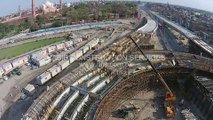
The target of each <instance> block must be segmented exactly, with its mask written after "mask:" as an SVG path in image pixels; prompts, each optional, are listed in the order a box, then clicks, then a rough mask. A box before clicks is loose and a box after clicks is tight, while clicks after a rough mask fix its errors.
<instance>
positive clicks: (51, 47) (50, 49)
mask: <svg viewBox="0 0 213 120" xmlns="http://www.w3.org/2000/svg"><path fill="white" fill-rule="evenodd" d="M55 51H56V46H54V45H53V46H49V47H47V52H48V53H52V52H55Z"/></svg>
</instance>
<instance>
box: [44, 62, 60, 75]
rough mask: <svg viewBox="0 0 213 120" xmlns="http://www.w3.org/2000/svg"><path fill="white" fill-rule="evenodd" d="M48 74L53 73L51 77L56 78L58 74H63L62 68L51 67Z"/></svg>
mask: <svg viewBox="0 0 213 120" xmlns="http://www.w3.org/2000/svg"><path fill="white" fill-rule="evenodd" d="M47 71H48V72H50V73H51V76H52V77H54V76H56V75H57V74H58V73H60V72H61V67H60V66H57V65H54V66H53V67H51V68H50V69H48V70H47Z"/></svg>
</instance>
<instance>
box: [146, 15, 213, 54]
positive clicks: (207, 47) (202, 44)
mask: <svg viewBox="0 0 213 120" xmlns="http://www.w3.org/2000/svg"><path fill="white" fill-rule="evenodd" d="M150 13H151V14H152V15H154V16H155V17H157V18H158V19H159V20H161V21H163V22H165V23H166V24H167V25H169V26H171V27H172V28H174V29H176V30H177V31H179V32H181V33H182V34H183V35H184V36H186V37H187V38H188V39H190V40H192V41H193V42H194V43H195V44H197V45H198V46H200V47H201V48H202V49H203V50H205V51H206V52H208V53H209V54H211V55H213V48H212V47H211V46H210V45H208V44H207V43H205V42H204V41H203V40H201V39H200V38H199V37H198V36H196V35H195V34H194V33H193V32H191V31H189V30H188V29H186V28H184V27H182V26H180V25H178V24H176V23H174V22H172V21H169V20H167V19H166V18H163V17H161V16H160V15H159V14H158V13H156V12H153V11H150Z"/></svg>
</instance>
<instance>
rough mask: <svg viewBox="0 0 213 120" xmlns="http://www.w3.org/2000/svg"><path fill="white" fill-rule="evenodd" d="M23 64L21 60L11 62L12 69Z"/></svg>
mask: <svg viewBox="0 0 213 120" xmlns="http://www.w3.org/2000/svg"><path fill="white" fill-rule="evenodd" d="M23 64H24V61H23V59H21V58H17V59H15V60H13V61H12V65H13V68H16V67H19V66H21V65H23Z"/></svg>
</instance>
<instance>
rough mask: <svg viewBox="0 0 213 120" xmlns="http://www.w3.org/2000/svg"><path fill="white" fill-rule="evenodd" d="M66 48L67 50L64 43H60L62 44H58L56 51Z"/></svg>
mask: <svg viewBox="0 0 213 120" xmlns="http://www.w3.org/2000/svg"><path fill="white" fill-rule="evenodd" d="M64 48H65V45H64V43H60V44H57V45H56V49H57V50H62V49H64Z"/></svg>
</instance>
